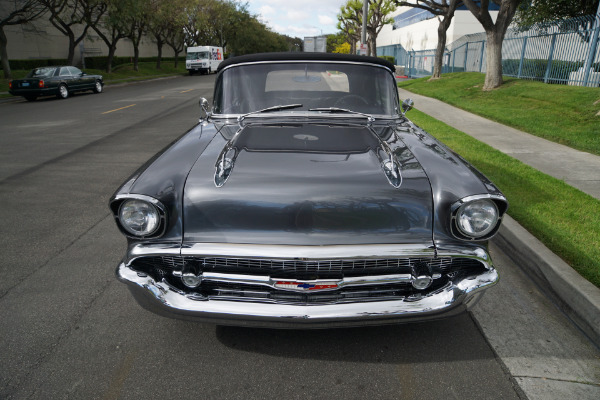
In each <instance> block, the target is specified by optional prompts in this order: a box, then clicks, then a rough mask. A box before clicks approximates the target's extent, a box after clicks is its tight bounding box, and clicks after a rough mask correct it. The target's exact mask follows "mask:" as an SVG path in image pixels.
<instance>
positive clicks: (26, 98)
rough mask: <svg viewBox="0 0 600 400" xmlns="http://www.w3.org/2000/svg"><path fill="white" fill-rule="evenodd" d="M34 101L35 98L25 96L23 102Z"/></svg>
mask: <svg viewBox="0 0 600 400" xmlns="http://www.w3.org/2000/svg"><path fill="white" fill-rule="evenodd" d="M35 99H37V96H25V100H27V101H35Z"/></svg>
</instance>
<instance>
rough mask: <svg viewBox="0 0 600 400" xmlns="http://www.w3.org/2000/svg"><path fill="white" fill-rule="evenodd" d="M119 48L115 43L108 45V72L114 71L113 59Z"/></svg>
mask: <svg viewBox="0 0 600 400" xmlns="http://www.w3.org/2000/svg"><path fill="white" fill-rule="evenodd" d="M116 50H117V44H116V43H115V44H113V45H111V46H109V47H108V56H107V57H106V72H107V73H109V74H110V73H111V72H112V61H113V58H115V51H116Z"/></svg>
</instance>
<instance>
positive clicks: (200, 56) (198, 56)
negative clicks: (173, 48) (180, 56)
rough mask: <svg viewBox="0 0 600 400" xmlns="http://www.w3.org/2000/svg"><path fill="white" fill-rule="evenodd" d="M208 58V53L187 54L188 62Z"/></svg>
mask: <svg viewBox="0 0 600 400" xmlns="http://www.w3.org/2000/svg"><path fill="white" fill-rule="evenodd" d="M207 58H208V52H207V51H200V52H192V53H187V56H186V60H205V59H207Z"/></svg>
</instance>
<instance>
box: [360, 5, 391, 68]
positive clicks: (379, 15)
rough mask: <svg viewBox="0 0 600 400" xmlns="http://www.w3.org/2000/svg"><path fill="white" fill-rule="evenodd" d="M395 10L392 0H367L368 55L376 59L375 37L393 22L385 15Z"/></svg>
mask: <svg viewBox="0 0 600 400" xmlns="http://www.w3.org/2000/svg"><path fill="white" fill-rule="evenodd" d="M395 8H396V6H395V4H394V2H393V1H392V0H369V14H368V19H367V33H368V34H369V39H368V41H369V49H370V53H369V54H370V55H372V56H373V57H377V36H378V35H379V32H381V30H382V29H383V27H384V26H385V25H387V24H391V23H393V22H394V20H393V19H392V18H389V17H388V16H387V15H388V14H389V13H391V12H392V11H394V9H395Z"/></svg>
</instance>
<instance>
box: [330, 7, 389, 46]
mask: <svg viewBox="0 0 600 400" xmlns="http://www.w3.org/2000/svg"><path fill="white" fill-rule="evenodd" d="M394 9H395V5H394V2H393V1H392V0H369V13H368V15H367V33H368V36H369V37H368V39H367V54H369V55H372V56H377V36H378V35H379V32H381V29H383V26H384V25H385V24H389V23H392V22H393V20H392V19H391V18H388V17H387V14H389V13H390V12H392V11H394ZM362 21H363V2H362V0H349V1H348V2H346V4H345V5H343V6H342V7H341V8H340V13H339V14H338V29H339V30H340V31H342V33H344V35H346V37H347V38H348V42H350V45H351V47H354V48H353V49H352V50H355V49H356V42H358V40H359V39H360V36H361V35H360V33H361V32H362Z"/></svg>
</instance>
